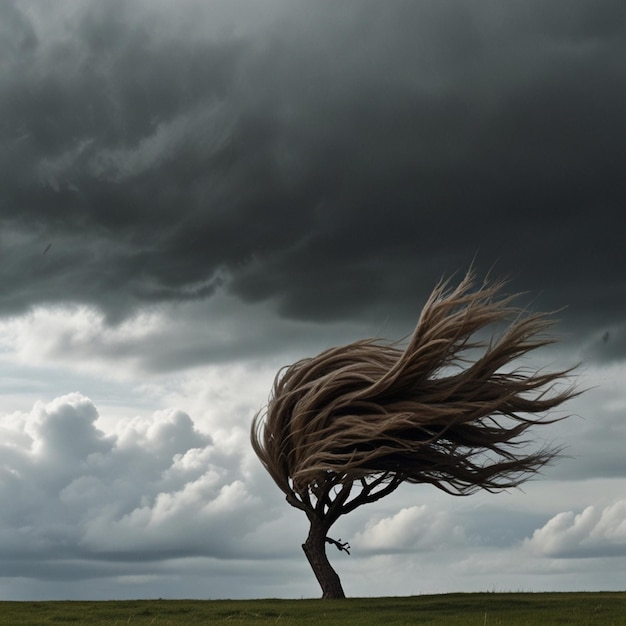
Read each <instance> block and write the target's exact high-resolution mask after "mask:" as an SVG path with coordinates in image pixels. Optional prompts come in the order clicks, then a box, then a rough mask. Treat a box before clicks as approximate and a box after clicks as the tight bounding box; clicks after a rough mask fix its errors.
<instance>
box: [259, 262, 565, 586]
mask: <svg viewBox="0 0 626 626" xmlns="http://www.w3.org/2000/svg"><path fill="white" fill-rule="evenodd" d="M473 282H474V281H473V277H472V275H471V273H469V274H467V275H466V276H465V278H464V279H463V280H462V281H461V283H460V284H459V285H458V286H457V287H456V288H455V289H452V290H448V289H447V284H446V283H440V284H439V285H438V286H437V287H436V288H435V290H434V291H433V293H432V295H431V296H430V298H429V299H428V301H427V303H426V305H425V306H424V309H423V311H422V314H421V316H420V319H419V322H418V324H417V327H416V328H415V331H414V332H413V334H412V336H411V337H410V339H409V341H408V343H407V344H406V346H405V347H399V346H398V345H397V344H389V343H385V342H381V341H378V340H374V339H366V340H362V341H357V342H354V343H351V344H349V345H346V346H342V347H336V348H331V349H329V350H326V351H324V352H322V353H321V354H319V355H318V356H316V357H313V358H307V359H303V360H301V361H298V362H297V363H294V364H293V365H291V366H289V367H287V368H284V369H283V370H281V372H279V374H278V376H277V377H276V380H275V382H274V388H273V392H272V396H271V398H270V401H269V404H268V406H267V409H266V412H265V413H260V414H258V415H257V416H256V417H255V419H254V422H253V425H252V433H251V439H252V445H253V447H254V450H255V451H256V453H257V455H258V456H259V458H260V460H261V462H262V463H263V465H264V466H265V467H266V469H267V471H268V472H269V473H270V475H271V476H272V478H273V479H274V481H275V482H276V484H277V485H278V486H279V487H280V488H281V489H282V491H283V492H284V493H285V494H286V495H287V499H288V501H289V502H290V503H291V504H292V505H293V506H296V507H298V508H301V509H302V510H304V511H305V512H306V513H307V515H308V516H309V519H311V520H313V519H314V518H315V519H317V518H321V519H323V520H324V522H325V524H324V525H325V526H326V527H327V528H328V527H330V525H331V524H332V523H334V521H336V519H337V518H338V517H339V516H340V515H342V514H344V513H347V512H349V511H351V510H353V509H354V508H356V507H357V506H360V505H361V504H365V503H367V502H372V501H374V500H377V499H379V498H380V497H383V496H384V495H387V494H388V493H390V492H391V491H393V490H394V489H395V488H397V487H398V486H399V485H400V484H401V483H403V482H409V483H430V484H433V485H435V486H436V487H438V488H439V489H442V490H444V491H446V492H448V493H452V494H455V495H465V494H470V493H473V492H475V491H477V490H480V489H485V490H489V491H498V490H501V489H505V488H509V487H514V486H516V485H519V484H520V483H522V482H523V481H524V480H526V479H527V478H528V477H529V476H530V475H531V474H533V473H534V472H536V471H537V470H539V469H540V468H541V467H543V466H544V465H545V464H546V463H548V462H549V461H550V460H551V459H552V458H553V457H554V455H555V454H556V453H557V452H558V450H557V449H549V448H541V449H539V450H535V449H531V450H529V447H528V445H529V443H530V442H528V441H527V440H525V439H524V438H523V437H522V436H523V435H524V433H525V431H526V430H527V429H529V428H531V427H533V426H535V425H539V424H548V423H551V422H553V421H554V419H555V418H551V417H549V416H548V412H549V411H550V410H551V409H554V408H556V407H558V406H559V405H560V404H561V403H563V402H564V401H565V400H567V399H569V398H571V397H572V396H573V395H575V394H576V393H577V392H576V391H575V390H574V388H573V387H572V386H569V385H568V386H566V387H565V388H562V389H558V388H557V385H558V383H560V382H562V381H564V379H566V378H567V376H568V374H569V373H570V371H569V370H565V371H557V372H547V371H542V370H539V371H536V370H533V369H527V368H524V367H523V366H521V365H520V364H519V363H518V359H519V358H520V357H523V356H524V355H526V354H527V353H528V352H530V351H532V350H535V349H537V348H540V347H542V346H545V345H547V344H550V343H553V341H554V340H553V339H552V338H551V337H549V336H548V335H546V334H545V331H546V330H548V329H549V328H550V327H551V326H552V324H553V322H552V321H551V320H550V319H548V318H547V317H546V316H545V315H543V314H530V313H526V312H525V311H523V310H520V309H519V308H516V307H514V306H513V305H512V300H513V299H514V296H509V297H502V296H500V295H499V293H500V291H501V288H502V283H501V282H497V283H492V284H489V283H486V282H485V283H483V284H482V285H481V286H480V288H478V289H474V284H473ZM502 324H505V327H504V329H503V330H502V332H501V334H500V335H499V337H497V338H494V337H491V338H489V337H487V338H486V339H485V338H480V337H479V336H480V335H481V331H484V330H486V329H487V328H490V327H498V326H502ZM353 485H357V486H358V487H359V488H360V489H359V492H358V493H357V494H356V495H355V494H354V493H353V492H352V488H353ZM351 494H352V496H353V497H352V499H351V500H350V495H351ZM333 542H334V541H333ZM334 543H336V542H334ZM338 547H339V546H338ZM305 551H306V550H305ZM307 556H308V554H307ZM318 578H319V577H318Z"/></svg>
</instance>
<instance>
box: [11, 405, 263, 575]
mask: <svg viewBox="0 0 626 626" xmlns="http://www.w3.org/2000/svg"><path fill="white" fill-rule="evenodd" d="M97 419H98V411H97V409H96V407H95V406H94V405H93V403H92V402H91V401H90V400H89V399H88V398H86V397H84V396H82V395H81V394H78V393H72V394H69V395H66V396H63V397H59V398H56V399H55V400H53V401H52V402H49V403H47V404H44V403H37V404H36V405H35V407H34V408H33V410H32V411H31V412H29V413H26V414H24V413H14V414H10V415H4V416H3V417H2V418H1V420H0V433H1V434H2V439H1V440H0V460H1V462H0V499H1V500H2V502H3V506H2V509H1V510H0V551H2V553H3V554H4V555H5V556H7V557H9V556H11V555H13V556H15V557H17V555H21V557H20V558H23V557H24V556H25V555H30V557H31V558H32V559H33V575H35V571H36V569H37V566H36V565H35V563H36V561H49V560H50V559H67V558H70V557H74V558H75V557H77V556H79V555H80V556H81V558H86V559H90V560H98V559H99V558H106V559H111V558H120V559H129V558H130V559H134V560H138V561H142V560H143V561H145V560H151V559H155V560H158V559H161V558H164V557H168V558H169V557H175V556H183V555H193V556H199V555H205V556H216V557H222V558H233V557H236V556H240V555H241V552H242V551H243V552H244V553H250V550H251V549H253V546H250V545H247V544H246V545H245V546H243V547H242V543H241V539H242V537H243V536H244V535H245V534H246V533H249V532H251V531H252V530H254V528H255V526H256V524H257V523H258V522H259V521H260V520H263V519H265V517H266V516H267V513H266V512H265V511H264V507H263V502H262V501H261V498H260V496H259V495H253V494H252V493H251V492H250V490H249V489H250V485H248V484H246V483H245V482H244V479H243V475H242V471H241V465H242V462H243V459H244V457H245V456H246V454H247V450H242V449H232V450H230V451H225V450H217V448H216V446H215V445H214V442H213V440H212V438H211V436H210V435H209V434H207V433H203V432H200V431H199V430H197V428H196V426H195V425H194V423H193V421H192V420H191V418H190V417H189V415H187V414H186V413H184V412H182V411H179V410H169V411H159V412H156V413H154V415H153V416H152V418H151V419H145V418H134V419H130V420H127V421H126V422H122V423H120V424H119V425H118V429H117V432H114V433H105V432H104V431H102V430H99V429H98V428H97V427H96V421H97ZM268 510H271V507H268ZM7 562H8V561H7ZM2 570H3V565H2V564H0V576H2V575H4V576H6V575H9V572H8V571H2Z"/></svg>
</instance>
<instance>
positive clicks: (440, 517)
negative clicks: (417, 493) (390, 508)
mask: <svg viewBox="0 0 626 626" xmlns="http://www.w3.org/2000/svg"><path fill="white" fill-rule="evenodd" d="M466 543H467V541H466V537H465V532H464V530H463V527H462V526H460V525H458V524H454V523H453V521H452V519H451V518H450V516H449V514H448V513H447V512H446V511H441V510H434V509H431V508H430V507H428V506H426V505H422V506H412V507H408V508H403V509H402V510H400V511H399V512H398V513H396V514H395V515H392V516H391V517H384V518H382V519H378V520H375V521H370V522H369V523H368V524H367V525H366V528H365V530H364V531H362V532H360V533H358V534H357V535H356V537H355V539H354V547H355V549H358V550H362V551H364V552H369V553H372V552H375V553H393V552H400V551H430V550H439V549H442V548H448V547H453V546H458V545H462V544H466Z"/></svg>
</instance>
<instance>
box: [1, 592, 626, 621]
mask: <svg viewBox="0 0 626 626" xmlns="http://www.w3.org/2000/svg"><path fill="white" fill-rule="evenodd" d="M220 623H224V624H355V625H356V624H359V625H364V624H377V625H378V624H385V625H388V624H420V625H437V626H443V625H445V626H461V625H463V626H474V625H475V626H495V625H496V624H501V625H502V626H509V625H510V626H521V625H522V624H524V625H528V626H537V625H541V624H572V625H576V624H578V625H580V626H583V625H585V626H590V625H594V624H598V626H600V625H602V626H618V625H620V626H626V592H624V593H471V594H449V595H436V596H414V597H408V598H405V597H401V598H350V599H348V600H334V601H332V600H330V601H328V600H326V601H324V600H132V601H110V602H0V624H10V625H11V626H21V625H25V624H29V625H31V624H70V625H74V624H102V625H104V624H106V625H107V626H112V625H114V624H117V625H119V626H121V625H122V624H131V625H143V624H145V625H148V624H151V625H154V626H165V625H183V624H220Z"/></svg>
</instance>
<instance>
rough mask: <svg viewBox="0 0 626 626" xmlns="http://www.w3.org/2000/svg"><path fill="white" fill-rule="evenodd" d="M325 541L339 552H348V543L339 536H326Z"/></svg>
mask: <svg viewBox="0 0 626 626" xmlns="http://www.w3.org/2000/svg"><path fill="white" fill-rule="evenodd" d="M326 543H332V544H333V545H334V546H336V547H337V550H339V552H347V553H348V554H350V544H349V543H348V542H347V541H343V542H342V541H341V537H339V539H338V540H337V539H331V538H330V537H326Z"/></svg>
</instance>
